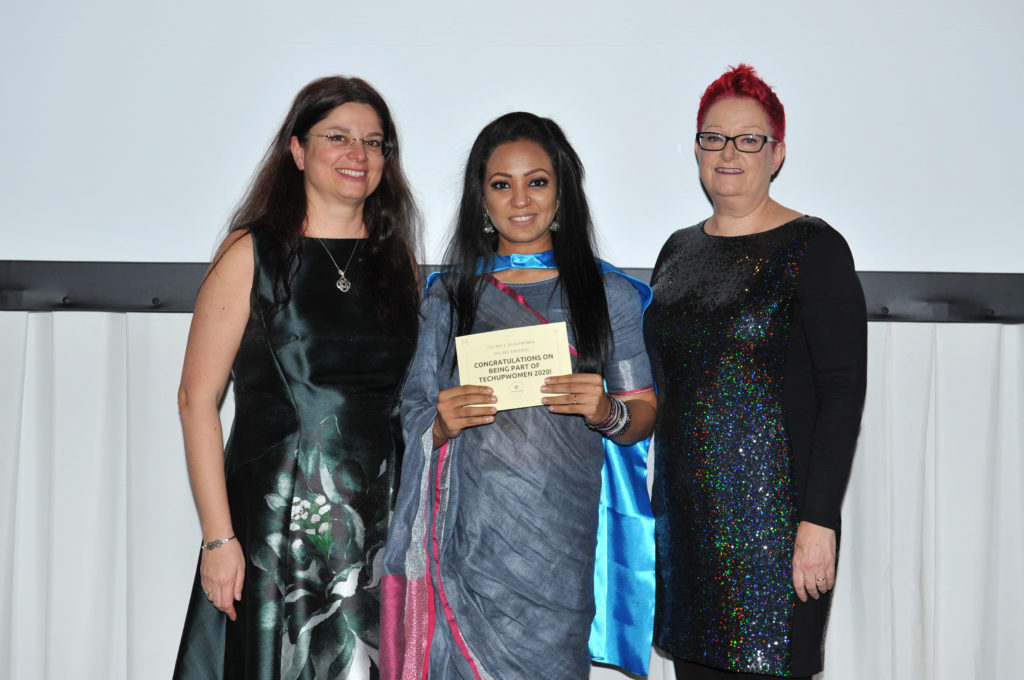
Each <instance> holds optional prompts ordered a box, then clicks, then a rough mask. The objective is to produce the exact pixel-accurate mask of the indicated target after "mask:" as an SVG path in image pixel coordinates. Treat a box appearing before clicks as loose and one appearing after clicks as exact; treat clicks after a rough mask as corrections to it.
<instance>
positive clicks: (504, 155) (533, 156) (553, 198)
mask: <svg viewBox="0 0 1024 680" xmlns="http://www.w3.org/2000/svg"><path fill="white" fill-rule="evenodd" d="M484 210H486V211H487V214H488V215H490V217H491V222H493V223H494V228H495V230H496V231H497V232H498V254H499V255H511V254H512V253H539V252H543V251H545V250H550V249H551V231H550V230H549V229H548V227H550V226H551V222H552V220H553V219H554V218H555V211H557V210H558V187H557V185H556V180H555V170H554V167H553V166H552V164H551V159H550V158H549V157H548V154H547V152H546V151H544V148H543V147H542V146H541V145H540V144H538V143H537V142H532V141H529V140H526V139H520V140H516V141H514V142H506V143H504V144H502V145H500V146H499V147H498V148H496V149H495V150H494V153H492V154H491V157H490V158H489V159H488V160H487V168H486V169H485V171H484Z"/></svg>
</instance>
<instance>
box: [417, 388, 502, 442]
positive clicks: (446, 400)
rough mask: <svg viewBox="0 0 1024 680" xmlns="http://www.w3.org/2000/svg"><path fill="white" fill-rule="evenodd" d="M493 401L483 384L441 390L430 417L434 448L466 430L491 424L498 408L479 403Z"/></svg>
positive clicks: (492, 396)
mask: <svg viewBox="0 0 1024 680" xmlns="http://www.w3.org/2000/svg"><path fill="white" fill-rule="evenodd" d="M497 400H498V398H497V397H495V396H494V390H492V389H491V388H490V387H484V386H483V385H462V386H460V387H449V388H448V389H446V390H441V392H440V394H438V395H437V416H436V417H435V418H434V431H433V436H434V448H435V449H436V448H438V447H440V446H441V445H442V444H444V443H445V442H446V441H448V440H449V439H455V438H456V437H458V436H459V434H461V433H462V431H463V430H464V429H466V428H467V427H475V426H477V425H486V424H487V423H493V422H494V414H495V413H497V412H498V409H496V408H494V407H493V406H486V405H484V406H481V404H493V403H494V402H496V401H497Z"/></svg>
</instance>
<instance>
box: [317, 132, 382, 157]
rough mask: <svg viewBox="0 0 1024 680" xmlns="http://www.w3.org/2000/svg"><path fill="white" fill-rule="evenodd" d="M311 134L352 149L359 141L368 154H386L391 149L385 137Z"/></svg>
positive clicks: (332, 133) (329, 133) (332, 143)
mask: <svg viewBox="0 0 1024 680" xmlns="http://www.w3.org/2000/svg"><path fill="white" fill-rule="evenodd" d="M310 136H311V137H323V138H324V139H326V140H327V142H328V144H330V145H331V146H336V147H339V148H344V147H346V146H347V147H348V148H350V149H351V148H352V147H354V146H355V145H356V142H359V143H361V144H362V145H363V152H364V153H366V155H367V156H386V155H387V154H388V151H390V149H389V147H388V146H387V145H386V144H384V140H383V139H360V138H359V137H350V136H348V135H343V134H342V133H340V132H328V133H326V134H311V135H310Z"/></svg>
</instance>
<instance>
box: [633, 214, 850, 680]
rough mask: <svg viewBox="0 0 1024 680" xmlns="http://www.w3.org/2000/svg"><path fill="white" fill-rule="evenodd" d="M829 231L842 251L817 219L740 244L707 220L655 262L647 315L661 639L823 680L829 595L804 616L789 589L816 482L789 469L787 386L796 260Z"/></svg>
mask: <svg viewBox="0 0 1024 680" xmlns="http://www.w3.org/2000/svg"><path fill="white" fill-rule="evenodd" d="M833 235H834V238H833ZM822 236H824V237H825V238H826V239H832V240H838V242H842V239H841V237H839V236H838V234H837V233H836V232H835V231H834V230H832V229H831V227H828V225H827V224H825V223H824V222H822V221H821V220H818V219H816V218H811V217H801V218H798V219H796V220H794V221H792V222H789V223H787V224H784V225H782V226H780V227H778V228H775V229H772V230H770V231H767V232H762V233H759V234H752V235H749V236H741V237H734V238H721V237H714V236H710V235H708V234H706V233H704V231H703V225H697V226H695V227H691V228H689V229H683V230H680V231H679V232H676V233H675V234H674V235H673V236H672V237H671V238H670V239H669V241H668V243H667V244H666V245H665V247H664V249H663V250H662V253H661V256H660V257H659V259H658V264H657V266H656V268H655V271H654V274H653V277H652V287H653V289H654V302H653V303H652V305H651V307H650V308H649V309H648V310H647V314H646V316H645V320H644V326H645V328H644V335H645V340H646V342H647V347H648V353H649V355H650V357H651V363H652V367H653V371H654V376H655V381H656V383H657V385H658V390H659V408H658V421H657V426H656V430H655V447H656V448H655V451H656V453H655V481H654V493H653V505H654V513H655V517H656V526H657V546H658V570H659V574H658V575H659V580H658V610H657V615H656V623H655V636H656V642H657V644H658V646H659V647H661V648H662V649H664V650H666V651H668V652H670V653H671V654H673V655H674V656H676V657H679V658H682V659H686V660H689V661H693V662H697V663H701V664H705V665H707V666H711V667H714V668H720V669H724V670H729V671H734V672H745V673H760V674H765V675H772V676H790V675H808V674H811V673H814V672H816V671H818V670H820V663H821V654H820V648H821V639H822V633H823V629H824V623H825V619H826V618H827V613H828V600H829V598H828V597H824V598H822V599H821V600H819V601H817V602H813V601H812V603H811V604H810V605H809V606H808V605H804V604H803V603H799V601H798V600H797V598H796V596H795V594H794V591H793V586H792V556H793V541H794V537H795V534H796V527H797V524H798V522H799V521H800V519H801V518H802V517H801V515H800V511H799V505H800V501H801V499H802V498H803V494H804V490H803V488H802V487H804V486H805V477H806V475H804V474H803V473H801V474H799V475H796V474H794V452H793V450H792V449H793V444H792V438H791V436H790V434H791V433H790V432H789V428H788V427H787V425H788V424H789V421H788V419H787V412H786V408H787V399H786V398H785V397H784V392H783V386H784V383H785V378H786V377H787V371H786V363H787V360H791V359H792V356H793V352H792V348H791V347H790V344H791V338H792V336H793V335H794V326H795V325H796V324H795V321H794V319H795V317H796V316H797V315H798V313H799V309H800V304H799V296H798V288H799V285H800V280H801V265H802V263H803V259H804V256H805V253H806V251H807V249H808V244H809V243H811V242H813V241H814V240H815V239H818V238H819V237H822ZM843 248H845V243H843ZM845 252H846V254H847V257H848V250H847V251H845ZM845 266H846V267H847V268H848V269H849V270H850V272H852V271H853V269H852V260H849V261H848V263H847V264H846V265H845ZM854 280H855V277H854ZM859 294H860V293H859V286H857V289H856V292H855V295H854V296H853V297H854V298H856V296H857V295H859ZM808 363H809V362H808ZM808 391H811V390H808ZM858 409H859V407H858ZM859 415H860V414H859V410H856V413H855V416H856V418H857V420H858V421H859ZM854 439H855V435H854ZM850 455H852V449H851V453H850ZM847 463H848V461H847ZM842 485H845V477H843V478H842V480H841V483H840V492H839V493H840V497H841V492H842V491H841V489H842ZM798 487H801V488H798ZM835 512H836V513H837V512H838V510H836V511H835ZM796 646H800V647H801V650H800V651H799V654H794V649H795V647H796ZM808 650H809V651H808ZM796 657H799V659H797V658H796Z"/></svg>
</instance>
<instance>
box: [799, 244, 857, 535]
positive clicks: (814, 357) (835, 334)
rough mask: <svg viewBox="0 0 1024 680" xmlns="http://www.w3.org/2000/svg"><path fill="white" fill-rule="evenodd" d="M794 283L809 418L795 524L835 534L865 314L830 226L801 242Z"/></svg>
mask: <svg viewBox="0 0 1024 680" xmlns="http://www.w3.org/2000/svg"><path fill="white" fill-rule="evenodd" d="M799 276H800V279H799V287H798V292H797V295H798V299H799V310H800V312H799V324H800V329H799V331H801V332H802V334H803V336H804V340H805V342H806V348H807V354H806V356H807V357H808V358H809V363H810V366H809V369H810V381H809V382H810V384H812V385H813V409H812V410H811V412H812V413H813V414H814V415H813V423H812V424H811V427H810V432H809V434H810V442H809V455H808V457H807V459H806V463H805V466H804V474H805V475H806V476H805V478H804V480H802V481H803V482H804V484H803V485H802V486H804V489H803V493H802V494H801V496H802V498H803V500H802V502H801V503H800V508H799V511H800V517H799V518H800V520H801V521H808V522H811V523H813V524H818V525H821V526H825V527H829V528H832V529H838V527H839V514H840V509H841V507H842V502H843V494H844V493H845V490H846V483H847V481H848V480H849V477H850V467H851V465H852V463H853V453H854V449H855V448H856V445H857V435H858V433H859V431H860V419H861V412H862V410H863V408H864V392H865V387H866V382H867V309H866V305H865V302H864V292H863V290H862V289H861V286H860V280H859V279H858V278H857V272H856V270H855V269H854V265H853V256H852V255H851V254H850V249H849V246H847V244H846V241H845V240H844V239H843V237H842V236H841V235H840V234H839V233H838V232H837V231H835V230H834V229H832V228H831V227H828V226H826V227H825V228H824V229H823V230H822V231H821V232H819V233H818V234H817V235H815V237H813V238H812V239H811V240H810V242H809V243H808V245H807V251H806V252H805V254H804V257H803V258H802V260H801V264H800V274H799ZM798 475H799V473H798ZM800 476H803V475H800ZM799 481H800V480H798V482H799ZM798 486H800V484H799V483H798Z"/></svg>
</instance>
